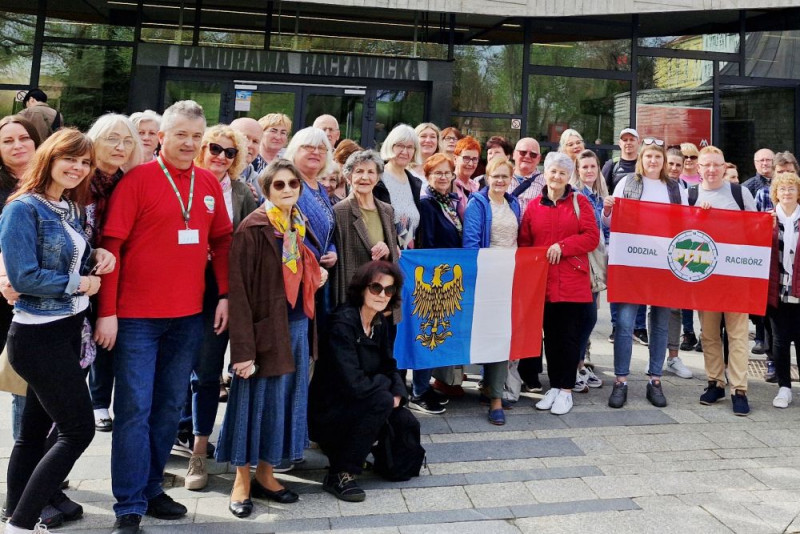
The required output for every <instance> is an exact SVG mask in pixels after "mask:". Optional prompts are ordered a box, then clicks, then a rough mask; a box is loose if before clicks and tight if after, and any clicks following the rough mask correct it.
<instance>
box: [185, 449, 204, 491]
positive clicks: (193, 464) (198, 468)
mask: <svg viewBox="0 0 800 534" xmlns="http://www.w3.org/2000/svg"><path fill="white" fill-rule="evenodd" d="M207 485H208V470H207V469H206V459H205V457H204V456H201V455H196V454H193V455H192V457H191V458H190V459H189V471H187V473H186V478H185V479H184V481H183V487H184V488H186V489H187V490H193V491H197V490H201V489H203V488H205V487H206V486H207Z"/></svg>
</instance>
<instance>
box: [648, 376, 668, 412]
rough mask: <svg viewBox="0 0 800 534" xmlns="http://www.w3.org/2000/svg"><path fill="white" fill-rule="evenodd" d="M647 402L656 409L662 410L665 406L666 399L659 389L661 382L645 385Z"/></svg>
mask: <svg viewBox="0 0 800 534" xmlns="http://www.w3.org/2000/svg"><path fill="white" fill-rule="evenodd" d="M647 400H649V401H650V404H652V405H653V406H655V407H656V408H663V407H664V406H666V405H667V398H666V397H665V396H664V391H663V390H662V389H661V380H656V381H655V382H648V383H647Z"/></svg>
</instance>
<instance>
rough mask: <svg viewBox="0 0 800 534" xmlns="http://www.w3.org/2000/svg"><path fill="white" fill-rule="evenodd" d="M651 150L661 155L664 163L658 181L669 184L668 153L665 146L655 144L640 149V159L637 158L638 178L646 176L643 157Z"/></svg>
mask: <svg viewBox="0 0 800 534" xmlns="http://www.w3.org/2000/svg"><path fill="white" fill-rule="evenodd" d="M649 150H655V151H656V152H659V153H661V157H662V158H663V161H662V163H661V173H659V177H658V179H659V180H661V181H662V182H664V183H667V180H669V175H668V174H667V151H666V150H664V146H663V145H657V144H655V143H653V144H652V145H642V148H640V149H639V157H638V158H636V174H637V175H638V176H644V164H643V163H642V156H643V155H644V153H645V152H647V151H649Z"/></svg>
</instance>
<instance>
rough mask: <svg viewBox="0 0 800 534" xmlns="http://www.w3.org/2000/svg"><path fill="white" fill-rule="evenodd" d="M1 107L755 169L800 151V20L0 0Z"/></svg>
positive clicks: (760, 11) (756, 14)
mask: <svg viewBox="0 0 800 534" xmlns="http://www.w3.org/2000/svg"><path fill="white" fill-rule="evenodd" d="M0 4H2V7H0V24H2V31H1V32H0V44H1V45H2V52H0V73H2V75H0V82H2V83H0V112H1V113H2V114H3V115H5V114H9V113H12V112H15V111H18V110H19V109H20V108H21V103H20V99H21V95H22V94H24V92H25V91H26V90H27V89H28V88H30V87H32V86H38V87H41V88H42V89H43V90H44V91H45V92H46V93H47V94H48V95H49V97H50V104H51V105H52V106H53V107H55V108H57V109H59V110H60V111H62V112H63V114H64V117H65V122H66V123H68V124H74V125H76V126H79V127H81V128H86V127H88V125H89V124H90V123H91V121H92V120H93V119H94V118H95V117H97V116H98V115H100V114H102V113H104V112H108V111H116V112H123V113H129V112H132V111H138V110H142V109H153V110H156V111H162V110H163V109H164V108H165V107H167V106H168V105H170V104H171V103H172V102H174V101H176V100H181V99H186V98H191V99H194V100H197V101H198V102H200V103H201V104H202V105H203V106H204V108H205V109H206V112H207V115H208V117H209V122H210V123H215V122H228V121H230V120H232V119H233V118H236V117H240V116H251V117H255V118H258V117H260V116H262V115H264V114H266V113H269V112H276V111H280V112H283V113H286V114H287V115H289V116H290V117H292V119H293V121H294V124H295V129H298V128H301V127H304V126H307V125H309V124H311V122H312V121H313V119H314V117H316V116H317V115H319V114H321V113H332V114H333V115H336V116H337V117H338V118H339V121H340V124H341V129H342V137H343V138H344V137H348V138H351V139H354V140H356V141H358V142H360V143H362V144H363V145H365V146H372V145H376V144H378V143H380V142H381V140H382V139H383V138H384V137H385V135H386V133H387V132H388V131H389V130H390V129H391V128H392V127H393V126H394V125H395V124H398V123H400V122H406V123H409V124H412V125H414V124H417V123H419V122H423V121H432V122H435V123H436V124H438V125H440V126H442V127H444V126H449V125H454V126H457V127H459V128H460V129H461V130H462V131H463V132H464V133H469V134H471V135H473V136H475V137H477V138H478V139H479V140H481V141H483V140H485V139H487V138H488V137H489V136H491V135H504V136H506V137H508V138H510V139H512V140H516V139H518V138H519V137H522V136H531V137H535V138H537V139H539V140H540V142H541V144H542V146H543V151H546V150H548V149H552V148H554V147H555V146H557V143H558V139H559V136H560V133H561V132H562V131H563V130H564V129H566V128H575V129H577V130H578V131H579V132H581V133H582V134H583V136H584V138H585V140H586V143H587V145H588V146H593V145H594V146H596V147H597V148H598V149H600V150H602V151H603V153H606V154H610V153H611V152H612V151H613V150H614V149H615V146H614V143H615V141H616V134H617V133H618V132H619V131H620V129H622V128H623V127H627V126H629V125H635V126H636V127H637V128H638V129H639V130H640V132H641V133H642V134H643V135H652V136H657V137H661V138H664V139H665V140H666V141H667V143H668V144H674V143H678V142H681V141H687V140H688V141H692V142H695V143H696V144H698V145H703V144H715V145H718V146H720V147H722V148H723V150H724V151H725V152H726V156H727V159H729V160H730V161H733V162H734V163H736V164H737V165H739V167H740V175H741V176H743V177H746V176H749V175H751V174H752V173H753V171H754V169H753V162H752V154H753V152H754V151H755V150H756V149H758V148H760V147H763V146H766V147H770V148H772V149H774V150H791V151H793V152H798V150H800V146H798V143H799V142H800V139H798V137H797V132H798V131H799V129H798V126H799V123H800V9H799V8H796V7H791V6H790V3H788V2H771V1H763V0H761V1H750V2H747V1H742V2H733V1H729V0H728V1H724V2H714V1H702V2H701V1H699V0H690V1H688V2H682V3H677V4H676V3H672V4H669V5H667V4H660V3H656V2H639V1H636V0H611V1H609V2H595V1H592V2H585V3H580V2H572V3H570V2H552V1H549V0H540V1H538V2H534V1H532V0H505V1H503V2H499V1H494V0H483V1H476V0H461V1H450V0H448V1H445V0H425V1H423V0H405V1H402V2H387V1H385V0H384V1H379V0H340V1H338V2H331V1H327V2H322V1H307V2H289V1H277V0H166V1H159V2H158V3H150V2H149V1H147V0H81V1H78V0H58V1H56V0H32V1H31V2H28V3H20V2H10V1H8V0H0Z"/></svg>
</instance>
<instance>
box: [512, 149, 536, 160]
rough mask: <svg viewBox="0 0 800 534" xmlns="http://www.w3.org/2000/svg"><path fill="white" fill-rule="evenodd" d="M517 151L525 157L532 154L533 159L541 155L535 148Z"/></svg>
mask: <svg viewBox="0 0 800 534" xmlns="http://www.w3.org/2000/svg"><path fill="white" fill-rule="evenodd" d="M516 152H517V154H519V155H520V156H522V157H523V158H527V157H528V156H530V157H531V159H536V158H538V157H539V154H538V153H536V152H534V151H533V150H517V151H516Z"/></svg>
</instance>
